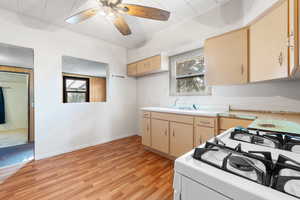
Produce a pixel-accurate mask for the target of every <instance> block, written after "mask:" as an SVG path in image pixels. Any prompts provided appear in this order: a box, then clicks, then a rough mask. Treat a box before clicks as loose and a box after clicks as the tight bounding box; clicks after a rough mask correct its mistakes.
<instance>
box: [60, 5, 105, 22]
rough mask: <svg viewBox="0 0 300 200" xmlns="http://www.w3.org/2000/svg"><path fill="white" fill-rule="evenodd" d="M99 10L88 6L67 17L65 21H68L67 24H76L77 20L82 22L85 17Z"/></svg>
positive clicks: (91, 15) (93, 14)
mask: <svg viewBox="0 0 300 200" xmlns="http://www.w3.org/2000/svg"><path fill="white" fill-rule="evenodd" d="M99 10H100V9H99V8H90V9H87V10H84V11H81V12H79V13H77V14H75V15H73V16H71V17H69V18H67V19H66V20H65V21H66V22H68V23H69V24H77V23H79V22H82V21H84V20H86V19H89V18H91V17H93V16H95V15H96V14H97V13H98V11H99Z"/></svg>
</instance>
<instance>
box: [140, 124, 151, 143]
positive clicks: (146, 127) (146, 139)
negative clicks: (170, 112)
mask: <svg viewBox="0 0 300 200" xmlns="http://www.w3.org/2000/svg"><path fill="white" fill-rule="evenodd" d="M150 123H151V121H150V118H143V125H142V127H143V137H142V144H143V145H145V146H148V147H150V146H151V131H150V125H151V124H150Z"/></svg>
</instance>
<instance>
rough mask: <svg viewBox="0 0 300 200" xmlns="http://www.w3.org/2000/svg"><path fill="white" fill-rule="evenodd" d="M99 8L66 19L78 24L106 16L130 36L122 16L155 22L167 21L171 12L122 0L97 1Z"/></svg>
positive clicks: (123, 32) (124, 33)
mask: <svg viewBox="0 0 300 200" xmlns="http://www.w3.org/2000/svg"><path fill="white" fill-rule="evenodd" d="M96 1H97V3H98V5H99V7H96V8H90V9H87V10H84V11H81V12H79V13H77V14H75V15H73V16H71V17H69V18H67V19H66V22H68V23H70V24H77V23H79V22H82V21H84V20H86V19H89V18H91V17H93V16H95V15H97V14H98V13H101V14H102V15H104V16H106V18H108V19H109V20H111V21H112V22H113V24H114V25H115V27H116V28H117V29H118V30H119V31H120V32H121V33H122V34H123V35H130V34H131V30H130V28H129V26H128V24H127V23H126V21H125V19H124V17H123V16H122V14H127V15H132V16H135V17H142V18H147V19H153V20H160V21H167V20H168V19H169V17H170V12H168V11H165V10H161V9H158V8H152V7H146V6H140V5H135V4H125V3H124V4H123V3H122V0H96Z"/></svg>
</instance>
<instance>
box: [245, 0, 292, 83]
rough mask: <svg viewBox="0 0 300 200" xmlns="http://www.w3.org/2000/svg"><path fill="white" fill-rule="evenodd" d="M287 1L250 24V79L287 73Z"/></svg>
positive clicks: (269, 78) (267, 78)
mask: <svg viewBox="0 0 300 200" xmlns="http://www.w3.org/2000/svg"><path fill="white" fill-rule="evenodd" d="M288 36H289V1H288V0H285V1H283V2H282V3H280V4H278V5H276V7H274V8H272V10H270V11H269V12H268V13H267V14H266V15H265V16H264V17H262V18H261V19H259V20H258V21H256V22H255V23H254V24H252V25H251V26H250V47H251V48H250V81H251V82H256V81H265V80H271V79H280V78H287V77H288V76H289V46H288V44H287V43H288V39H289V38H288Z"/></svg>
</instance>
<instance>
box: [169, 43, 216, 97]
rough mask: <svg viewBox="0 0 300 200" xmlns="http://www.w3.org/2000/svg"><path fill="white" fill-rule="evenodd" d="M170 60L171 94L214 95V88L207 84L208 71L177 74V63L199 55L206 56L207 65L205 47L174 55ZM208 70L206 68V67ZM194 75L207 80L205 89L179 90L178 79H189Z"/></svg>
mask: <svg viewBox="0 0 300 200" xmlns="http://www.w3.org/2000/svg"><path fill="white" fill-rule="evenodd" d="M171 57H173V58H170V60H169V69H170V70H169V78H170V79H169V84H170V86H169V88H170V96H211V95H212V88H211V87H210V86H208V85H207V82H206V72H205V71H204V72H201V73H193V74H187V75H183V76H177V64H178V63H179V64H180V63H184V62H186V61H189V60H193V59H196V58H198V57H203V58H204V65H205V56H204V49H203V48H200V49H194V50H191V51H187V52H183V53H180V54H177V55H174V56H171ZM205 70H206V69H205ZM193 77H202V78H203V79H204V81H205V90H203V91H200V92H177V91H178V90H177V89H178V88H177V80H178V79H187V78H193Z"/></svg>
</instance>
